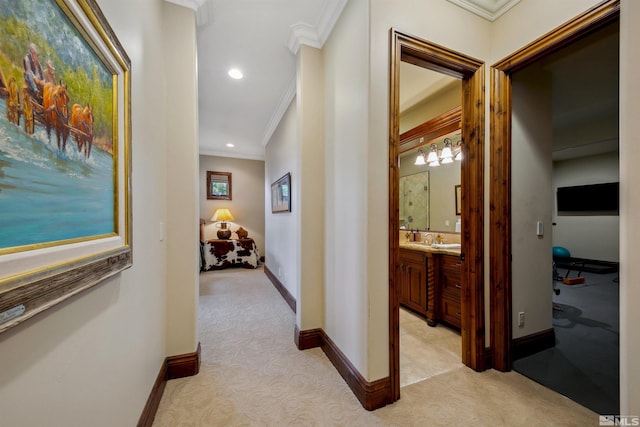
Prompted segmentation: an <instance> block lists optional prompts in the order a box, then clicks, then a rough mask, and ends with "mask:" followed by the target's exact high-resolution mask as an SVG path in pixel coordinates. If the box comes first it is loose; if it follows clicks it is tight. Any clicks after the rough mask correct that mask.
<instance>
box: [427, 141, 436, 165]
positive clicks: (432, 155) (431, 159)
mask: <svg viewBox="0 0 640 427" xmlns="http://www.w3.org/2000/svg"><path fill="white" fill-rule="evenodd" d="M427 163H429V166H432V165H431V163H438V146H437V145H436V144H431V148H430V149H429V155H428V156H427Z"/></svg>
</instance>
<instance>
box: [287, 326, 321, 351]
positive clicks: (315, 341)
mask: <svg viewBox="0 0 640 427" xmlns="http://www.w3.org/2000/svg"><path fill="white" fill-rule="evenodd" d="M322 334H323V332H322V329H320V328H318V329H307V330H306V331H301V330H300V328H298V325H296V330H295V336H294V341H295V343H296V347H298V350H309V349H310V348H316V347H321V346H322V343H323V342H324V338H323V336H322Z"/></svg>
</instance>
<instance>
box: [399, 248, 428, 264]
mask: <svg viewBox="0 0 640 427" xmlns="http://www.w3.org/2000/svg"><path fill="white" fill-rule="evenodd" d="M425 257H426V254H425V253H424V252H421V251H414V250H411V249H403V248H400V262H401V263H402V264H407V263H411V262H413V263H419V264H424V262H425Z"/></svg>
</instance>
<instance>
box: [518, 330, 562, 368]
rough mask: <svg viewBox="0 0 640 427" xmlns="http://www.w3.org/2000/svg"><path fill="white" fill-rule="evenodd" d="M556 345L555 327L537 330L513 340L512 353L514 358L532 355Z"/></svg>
mask: <svg viewBox="0 0 640 427" xmlns="http://www.w3.org/2000/svg"><path fill="white" fill-rule="evenodd" d="M555 345H556V333H555V331H554V330H553V328H550V329H546V330H544V331H540V332H536V333H534V334H531V335H527V336H524V337H520V338H514V339H513V340H512V341H511V354H512V355H513V360H518V359H522V358H523V357H527V356H531V355H532V354H536V353H538V352H540V351H542V350H546V349H548V348H552V347H554V346H555Z"/></svg>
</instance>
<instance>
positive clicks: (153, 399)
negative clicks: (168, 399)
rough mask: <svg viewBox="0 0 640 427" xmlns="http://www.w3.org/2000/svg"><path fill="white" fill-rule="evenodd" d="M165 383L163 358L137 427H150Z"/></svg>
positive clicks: (165, 374)
mask: <svg viewBox="0 0 640 427" xmlns="http://www.w3.org/2000/svg"><path fill="white" fill-rule="evenodd" d="M166 385H167V361H166V359H165V360H164V361H163V362H162V365H161V366H160V371H159V372H158V376H157V377H156V381H155V382H154V383H153V387H152V388H151V393H149V397H148V398H147V403H146V404H145V405H144V409H143V410H142V414H141V415H140V419H139V420H138V424H137V426H138V427H151V425H152V424H153V419H154V418H155V417H156V412H158V406H160V399H162V394H163V393H164V388H165V386H166Z"/></svg>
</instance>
